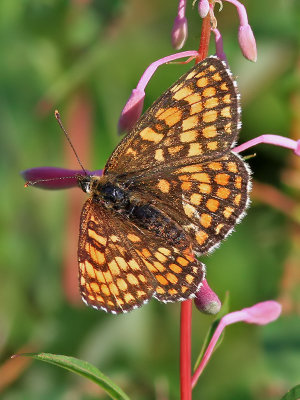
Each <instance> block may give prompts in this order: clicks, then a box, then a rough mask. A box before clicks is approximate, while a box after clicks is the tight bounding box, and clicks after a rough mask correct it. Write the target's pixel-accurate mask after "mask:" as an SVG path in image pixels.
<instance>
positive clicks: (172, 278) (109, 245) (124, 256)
mask: <svg viewBox="0 0 300 400" xmlns="http://www.w3.org/2000/svg"><path fill="white" fill-rule="evenodd" d="M183 253H184V254H182V253H181V252H180V251H179V250H178V249H176V248H175V247H172V246H169V245H165V244H164V243H161V240H160V239H159V238H157V237H156V236H154V235H153V234H151V232H148V231H145V232H143V231H142V230H140V229H138V228H137V227H135V226H134V225H133V224H131V223H130V222H128V221H126V220H125V221H124V220H123V218H122V217H120V216H119V215H118V214H117V213H115V212H114V211H112V210H106V209H105V208H104V207H103V206H101V205H100V204H96V203H93V200H92V199H91V198H90V199H88V200H87V201H86V203H85V204H84V206H83V210H82V214H81V224H80V236H79V249H78V260H79V281H80V282H79V283H80V291H81V295H82V298H83V300H84V302H85V303H86V304H88V305H90V306H92V307H94V308H97V309H103V310H105V311H107V312H111V313H122V312H127V311H130V310H132V309H134V308H137V307H139V306H141V305H142V304H144V303H145V302H147V301H148V300H149V299H150V298H151V297H156V298H157V299H158V300H160V301H163V302H166V301H179V300H184V299H186V298H189V297H191V296H192V295H193V294H194V293H195V292H196V291H197V289H198V288H199V286H200V284H201V281H202V279H203V274H204V265H203V264H201V263H200V262H199V261H197V260H196V259H195V258H194V256H193V255H192V254H191V253H190V249H186V251H183Z"/></svg>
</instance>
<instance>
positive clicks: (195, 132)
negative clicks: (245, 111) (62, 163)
mask: <svg viewBox="0 0 300 400" xmlns="http://www.w3.org/2000/svg"><path fill="white" fill-rule="evenodd" d="M239 120H240V108H239V94H238V93H237V88H236V84H235V82H234V81H233V79H232V77H231V73H230V71H229V70H228V69H226V68H225V66H224V64H223V62H222V61H220V60H219V59H218V58H215V57H210V58H208V59H206V60H204V61H203V62H201V63H199V64H197V65H196V66H195V67H194V68H192V69H191V70H190V71H189V72H188V73H186V74H185V75H183V76H182V77H181V78H180V79H179V81H177V82H176V83H175V84H174V85H173V86H171V87H170V88H169V89H168V90H167V91H166V92H165V93H164V94H163V95H162V96H161V97H160V98H159V99H158V100H157V101H156V102H155V103H154V104H153V105H152V106H151V107H150V108H149V109H148V110H147V111H146V112H145V114H144V115H143V116H142V117H141V118H140V120H139V121H138V123H137V124H136V126H135V128H134V129H133V131H132V132H130V133H129V134H128V135H127V136H126V137H125V138H124V139H123V140H122V142H121V143H120V144H119V146H118V147H117V148H116V150H115V151H114V152H113V154H112V155H111V157H110V159H109V160H108V162H107V165H106V168H105V173H107V172H115V173H123V172H124V171H126V172H127V173H129V172H138V171H140V170H141V169H149V168H154V167H160V168H165V167H166V165H168V164H170V163H175V164H177V165H184V164H191V163H193V162H197V161H204V160H208V159H212V158H216V157H218V156H219V155H221V154H224V152H226V151H228V150H229V149H230V148H231V146H232V144H233V143H234V141H235V139H236V138H237V135H238V131H239V128H240V126H239V125H240V122H239Z"/></svg>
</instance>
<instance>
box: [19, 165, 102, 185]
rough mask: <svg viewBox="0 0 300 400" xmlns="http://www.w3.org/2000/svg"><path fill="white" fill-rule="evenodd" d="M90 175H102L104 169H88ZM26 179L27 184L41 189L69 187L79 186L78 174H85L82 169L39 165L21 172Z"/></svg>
mask: <svg viewBox="0 0 300 400" xmlns="http://www.w3.org/2000/svg"><path fill="white" fill-rule="evenodd" d="M86 173H87V174H88V175H99V176H101V175H102V170H101V169H99V170H97V171H86ZM21 175H22V176H23V178H24V179H25V181H27V182H26V185H25V186H33V185H34V186H35V187H38V188H41V189H53V190H57V189H68V188H71V187H75V186H78V184H77V182H78V180H77V176H78V175H84V174H83V171H82V170H74V169H66V168H56V167H37V168H30V169H26V170H25V171H22V172H21Z"/></svg>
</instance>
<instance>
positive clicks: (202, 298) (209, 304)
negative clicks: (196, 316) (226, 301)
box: [195, 279, 221, 315]
mask: <svg viewBox="0 0 300 400" xmlns="http://www.w3.org/2000/svg"><path fill="white" fill-rule="evenodd" d="M195 305H196V307H197V308H198V309H199V310H200V311H202V312H204V313H205V314H213V315H214V314H217V313H218V312H219V311H220V308H221V302H220V300H219V297H218V296H217V295H216V293H215V292H213V291H212V289H211V288H210V287H209V286H208V283H207V281H206V279H204V280H203V282H202V286H201V287H200V289H199V291H198V292H197V293H196V297H195Z"/></svg>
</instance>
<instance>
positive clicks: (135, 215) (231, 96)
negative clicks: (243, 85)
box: [78, 57, 250, 314]
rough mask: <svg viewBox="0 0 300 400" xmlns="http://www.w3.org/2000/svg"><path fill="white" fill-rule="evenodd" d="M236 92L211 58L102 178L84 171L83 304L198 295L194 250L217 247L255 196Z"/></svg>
mask: <svg viewBox="0 0 300 400" xmlns="http://www.w3.org/2000/svg"><path fill="white" fill-rule="evenodd" d="M239 99H240V95H239V94H238V89H237V85H236V82H235V81H234V80H233V78H232V74H231V72H230V71H229V69H228V68H227V67H226V65H225V64H224V63H223V62H222V61H221V60H220V59H218V58H216V57H209V58H207V59H205V60H204V61H202V62H200V63H199V64H197V65H195V66H194V67H193V68H192V69H191V70H190V71H188V72H187V73H186V74H185V75H183V76H182V77H181V78H180V79H179V80H178V81H177V82H176V83H175V84H173V85H172V86H171V87H170V88H169V89H168V90H167V91H166V92H165V93H164V94H163V95H162V96H161V97H160V98H159V99H158V100H156V101H155V102H154V104H153V105H152V106H151V107H150V108H149V109H148V110H147V111H146V112H145V113H144V114H143V115H142V116H141V118H140V119H139V121H138V122H137V123H136V125H135V127H134V128H133V129H132V131H131V132H130V133H128V134H127V135H126V136H125V137H124V138H123V140H122V141H121V142H120V144H119V145H118V146H117V147H116V149H115V150H114V152H113V153H112V155H111V156H110V158H109V160H108V161H107V164H106V166H105V169H104V173H103V176H101V177H100V176H89V175H80V176H78V184H79V186H80V187H81V189H82V190H83V191H84V192H86V193H87V194H89V198H88V200H87V201H86V202H85V204H84V206H83V209H82V213H81V218H80V234H79V246H78V261H79V285H80V291H81V295H82V299H83V301H84V302H85V303H86V304H87V305H89V306H92V307H93V308H96V309H101V310H104V311H106V312H109V313H113V314H118V313H125V312H128V311H131V310H133V309H135V308H137V307H140V306H141V305H143V304H144V303H146V302H147V301H148V300H150V299H151V298H152V297H153V298H156V299H157V300H159V301H161V302H176V301H182V300H186V299H189V298H192V297H193V296H195V293H196V292H197V291H198V290H199V288H200V287H201V282H202V280H203V279H204V276H205V265H204V264H203V263H202V262H200V261H199V260H198V259H197V257H198V256H201V255H204V254H206V253H208V252H210V251H212V250H213V249H215V248H216V247H217V246H218V245H219V244H220V242H221V241H222V240H223V239H224V238H225V237H226V236H228V234H229V233H230V232H231V231H232V230H233V228H234V226H235V225H236V224H237V223H238V222H239V221H240V220H241V218H242V217H243V216H244V214H245V210H246V208H247V205H248V203H249V191H250V170H249V167H248V166H247V165H246V163H245V162H244V160H243V159H242V158H241V157H240V156H239V155H237V154H235V153H234V152H233V151H232V148H233V147H234V143H235V141H236V140H237V137H238V133H239V130H240V128H241V121H240V118H241V109H240V106H239Z"/></svg>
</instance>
